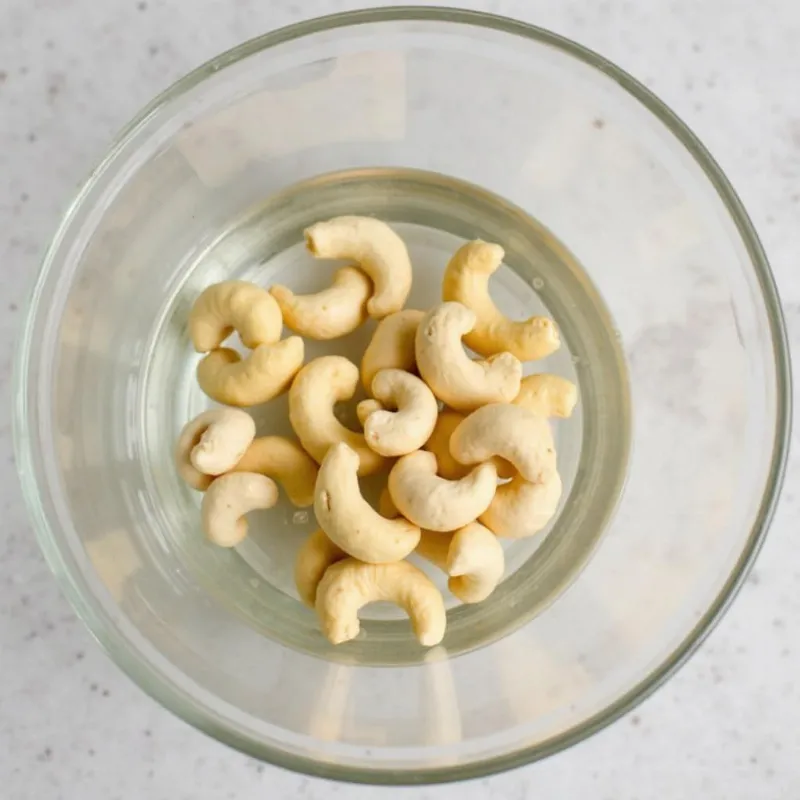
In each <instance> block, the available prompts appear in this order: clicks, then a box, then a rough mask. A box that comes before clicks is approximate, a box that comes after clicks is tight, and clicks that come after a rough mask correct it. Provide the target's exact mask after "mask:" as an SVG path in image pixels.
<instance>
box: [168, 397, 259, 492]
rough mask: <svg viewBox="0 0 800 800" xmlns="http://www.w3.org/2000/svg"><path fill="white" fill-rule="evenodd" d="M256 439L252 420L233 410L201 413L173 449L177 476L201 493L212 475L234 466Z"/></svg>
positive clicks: (184, 428) (225, 409)
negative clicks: (254, 438)
mask: <svg viewBox="0 0 800 800" xmlns="http://www.w3.org/2000/svg"><path fill="white" fill-rule="evenodd" d="M255 435H256V424H255V422H253V418H252V417H251V416H250V415H249V414H247V413H246V412H244V411H239V410H238V409H235V408H214V409H211V410H210V411H204V412H203V413H202V414H200V415H198V416H197V417H195V418H194V419H193V420H192V421H191V422H189V423H187V424H186V425H185V426H184V427H183V430H182V431H181V432H180V436H178V443H177V444H176V446H175V464H176V466H177V468H178V474H179V475H180V476H181V478H183V480H184V481H186V483H188V484H189V486H191V487H192V488H193V489H197V490H198V491H200V492H204V491H205V490H206V489H208V487H209V485H210V484H211V481H212V480H213V478H212V477H211V476H213V475H222V473H223V472H227V471H228V470H230V469H233V467H235V466H236V462H237V461H238V460H239V459H240V458H241V457H242V453H244V451H245V450H247V448H248V446H249V445H250V442H252V441H253V437H254V436H255Z"/></svg>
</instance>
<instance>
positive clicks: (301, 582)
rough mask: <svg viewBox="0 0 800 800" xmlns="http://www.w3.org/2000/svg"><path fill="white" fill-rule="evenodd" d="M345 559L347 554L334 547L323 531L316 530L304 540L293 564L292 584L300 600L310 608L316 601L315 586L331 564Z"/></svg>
mask: <svg viewBox="0 0 800 800" xmlns="http://www.w3.org/2000/svg"><path fill="white" fill-rule="evenodd" d="M343 558H347V553H345V551H344V550H342V548H341V547H338V546H337V545H335V544H334V543H333V542H332V541H331V540H330V539H329V538H328V537H327V536H326V535H325V531H323V530H322V529H318V530H316V531H314V533H312V534H311V536H309V537H308V539H306V541H305V543H304V544H303V546H302V547H301V548H300V551H299V552H298V554H297V560H296V561H295V563H294V583H295V586H297V592H298V594H299V595H300V599H301V600H302V601H303V602H304V603H305V604H306V605H307V606H310V607H311V608H314V603H315V602H316V599H317V586H319V582H320V581H321V580H322V576H323V575H324V574H325V570H326V569H328V567H329V566H330V565H331V564H335V563H336V562H337V561H341V560H342V559H343Z"/></svg>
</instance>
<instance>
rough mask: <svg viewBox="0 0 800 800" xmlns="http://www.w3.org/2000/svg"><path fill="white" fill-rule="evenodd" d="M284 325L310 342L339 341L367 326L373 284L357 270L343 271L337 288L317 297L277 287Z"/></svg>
mask: <svg viewBox="0 0 800 800" xmlns="http://www.w3.org/2000/svg"><path fill="white" fill-rule="evenodd" d="M269 291H270V294H271V295H272V296H273V297H274V298H275V299H276V300H277V301H278V305H279V306H280V308H281V312H282V314H283V324H284V325H286V327H287V328H291V330H293V331H294V332H295V333H298V334H300V336H307V337H308V338H309V339H321V340H324V339H337V338H338V337H340V336H346V335H347V334H348V333H352V332H353V331H354V330H355V329H356V328H357V327H358V326H359V325H363V324H364V322H366V320H367V317H368V316H369V315H368V314H367V300H368V299H369V298H370V296H371V295H372V281H371V280H370V279H369V278H368V277H367V276H366V275H365V274H364V273H363V272H362V271H361V270H360V269H357V268H356V267H342V268H341V269H340V270H338V271H337V272H336V274H335V275H334V277H333V285H332V286H331V287H330V288H328V289H324V290H323V291H321V292H317V293H316V294H305V295H303V294H294V292H292V291H291V289H288V288H287V287H286V286H273V287H272V288H271V289H270V290H269Z"/></svg>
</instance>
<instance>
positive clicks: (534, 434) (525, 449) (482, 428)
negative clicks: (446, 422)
mask: <svg viewBox="0 0 800 800" xmlns="http://www.w3.org/2000/svg"><path fill="white" fill-rule="evenodd" d="M450 452H451V453H452V455H453V458H455V459H456V461H459V462H460V463H462V464H480V463H482V462H484V461H487V460H488V459H490V458H492V457H493V456H500V457H501V458H504V459H506V461H510V462H511V463H512V464H513V466H514V467H515V468H516V470H517V471H518V472H519V473H520V475H522V477H523V478H524V479H525V480H527V481H531V482H532V483H537V482H540V481H543V480H545V479H546V478H549V477H550V476H551V475H552V474H553V473H554V472H555V470H556V450H555V444H554V443H553V432H552V431H551V430H550V423H548V421H547V420H546V419H545V418H544V417H540V416H539V415H538V414H534V413H533V412H532V411H529V410H528V409H527V408H523V407H522V406H514V405H508V404H506V403H493V404H491V405H488V406H484V407H483V408H479V409H478V410H477V411H473V412H472V414H470V415H469V416H468V417H467V418H466V419H465V420H464V421H463V422H462V423H461V424H460V425H459V426H458V427H457V428H456V429H455V431H453V434H452V436H451V437H450Z"/></svg>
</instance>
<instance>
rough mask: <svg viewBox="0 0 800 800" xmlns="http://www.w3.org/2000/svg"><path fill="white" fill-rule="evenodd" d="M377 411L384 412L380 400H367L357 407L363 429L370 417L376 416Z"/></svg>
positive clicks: (357, 414) (357, 415)
mask: <svg viewBox="0 0 800 800" xmlns="http://www.w3.org/2000/svg"><path fill="white" fill-rule="evenodd" d="M376 411H383V403H381V402H380V401H379V400H373V399H371V398H367V399H366V400H362V401H361V402H360V403H359V404H358V405H357V406H356V417H358V421H359V422H360V423H361V427H362V428H363V427H364V426H365V425H366V424H367V420H368V419H369V418H370V415H371V414H374V413H375V412H376Z"/></svg>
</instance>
